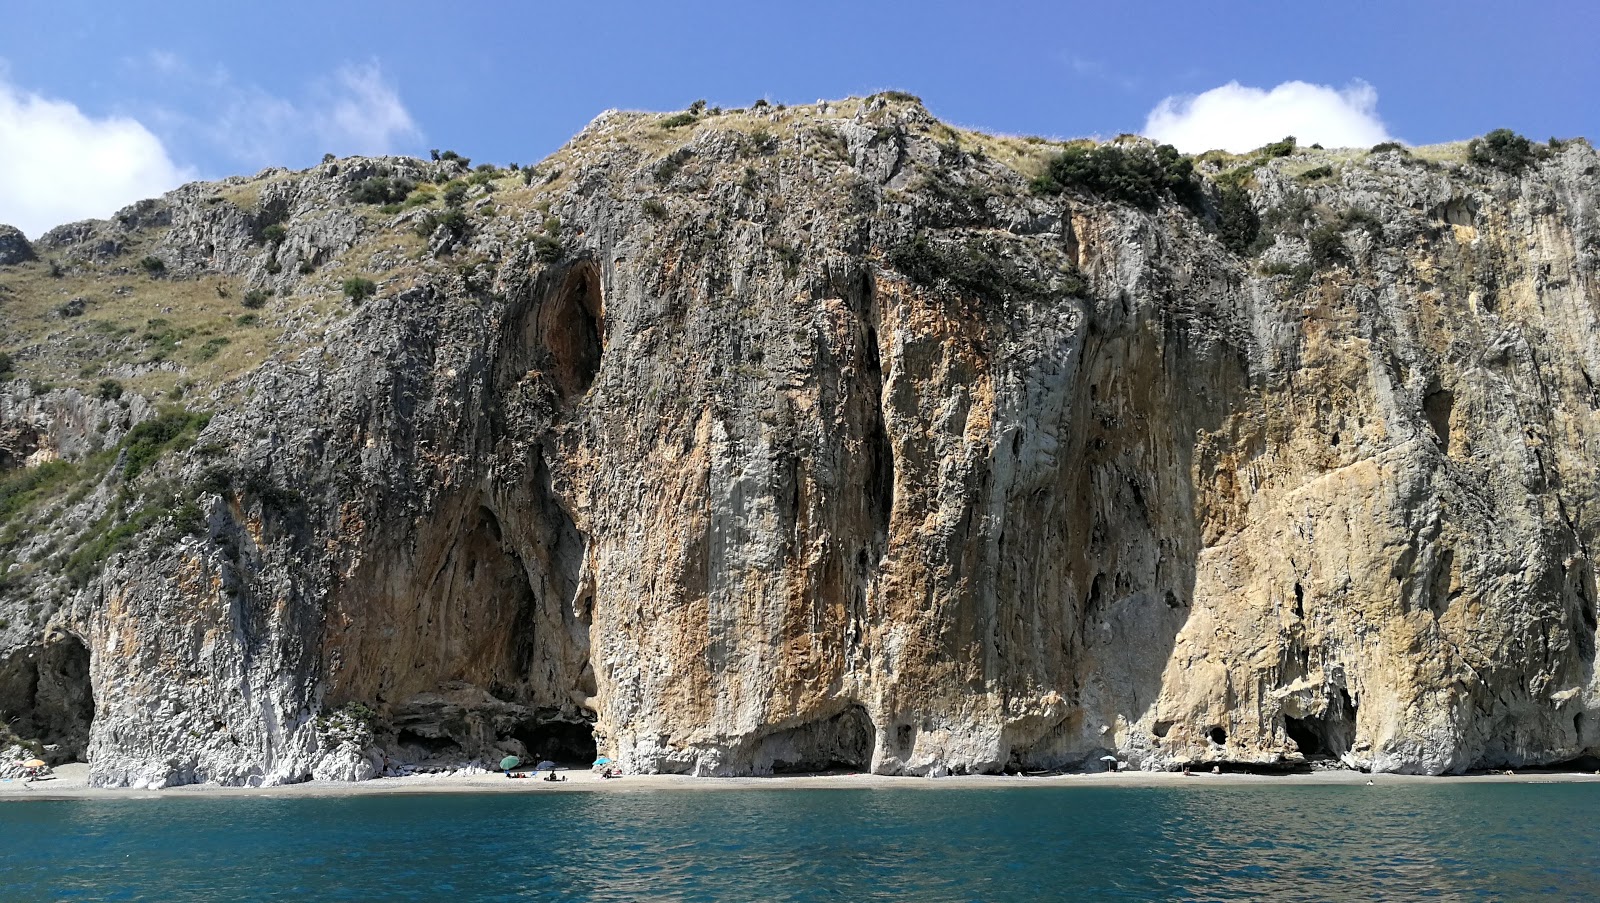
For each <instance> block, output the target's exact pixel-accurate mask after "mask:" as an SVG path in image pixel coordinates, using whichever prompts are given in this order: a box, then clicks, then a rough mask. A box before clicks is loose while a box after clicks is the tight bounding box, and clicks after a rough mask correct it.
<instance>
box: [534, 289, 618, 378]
mask: <svg viewBox="0 0 1600 903" xmlns="http://www.w3.org/2000/svg"><path fill="white" fill-rule="evenodd" d="M539 333H540V335H541V336H542V337H543V339H544V346H545V348H546V349H547V350H548V351H549V353H550V365H551V375H552V376H553V378H554V379H555V384H556V392H557V393H558V394H560V396H561V399H562V401H571V400H572V399H574V398H578V397H580V396H582V395H583V394H584V393H585V392H587V391H589V387H590V386H591V385H593V384H594V378H595V374H597V373H599V371H600V354H601V352H602V351H603V350H604V346H605V304H604V300H603V299H602V297H601V293H600V268H599V267H598V266H596V265H595V262H594V261H592V260H582V261H579V262H578V263H576V264H574V265H573V266H572V267H571V268H570V269H568V270H567V272H566V274H565V275H564V276H562V277H561V281H560V283H559V284H558V285H557V287H556V290H555V293H554V294H553V295H551V296H550V297H549V298H548V299H547V300H546V302H545V304H544V305H543V307H542V308H541V310H540V313H539Z"/></svg>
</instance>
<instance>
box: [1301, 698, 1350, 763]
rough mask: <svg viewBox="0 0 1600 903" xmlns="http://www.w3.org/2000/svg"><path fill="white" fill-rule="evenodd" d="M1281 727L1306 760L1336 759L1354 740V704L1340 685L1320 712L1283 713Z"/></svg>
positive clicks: (1348, 748) (1346, 750) (1347, 749)
mask: <svg viewBox="0 0 1600 903" xmlns="http://www.w3.org/2000/svg"><path fill="white" fill-rule="evenodd" d="M1283 730H1284V733H1286V734H1288V735H1289V739H1290V740H1291V741H1293V742H1294V745H1295V748H1297V749H1298V750H1299V751H1300V754H1301V755H1302V756H1305V757H1306V758H1307V759H1337V758H1339V757H1341V756H1343V755H1344V754H1345V753H1347V752H1349V751H1350V747H1351V746H1353V745H1354V744H1355V739H1356V707H1355V704H1354V703H1353V702H1351V701H1350V694H1349V693H1348V692H1346V691H1345V689H1344V688H1343V687H1340V688H1339V692H1338V694H1337V695H1336V696H1335V697H1334V698H1333V699H1332V700H1330V701H1329V703H1328V708H1327V710H1326V711H1325V712H1323V713H1322V714H1321V715H1307V716H1306V717H1304V718H1295V717H1292V716H1289V715H1285V716H1283Z"/></svg>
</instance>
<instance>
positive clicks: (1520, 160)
mask: <svg viewBox="0 0 1600 903" xmlns="http://www.w3.org/2000/svg"><path fill="white" fill-rule="evenodd" d="M1548 154H1549V151H1548V150H1547V149H1545V148H1542V147H1539V146H1538V145H1536V144H1534V143H1533V142H1532V141H1529V140H1528V139H1527V138H1524V137H1523V136H1521V135H1519V134H1517V133H1516V132H1513V131H1511V130H1510V129H1495V130H1494V131H1492V132H1490V133H1489V134H1487V135H1484V136H1483V137H1482V138H1474V139H1472V140H1471V141H1468V142H1467V161H1468V162H1469V163H1472V164H1473V165H1475V166H1486V167H1489V168H1491V169H1498V170H1500V171H1502V172H1506V173H1510V174H1513V175H1515V174H1516V173H1519V172H1521V171H1522V170H1524V169H1526V168H1527V167H1529V166H1531V165H1533V164H1534V163H1536V162H1538V161H1539V160H1540V159H1541V158H1543V157H1545V156H1546V155H1548Z"/></svg>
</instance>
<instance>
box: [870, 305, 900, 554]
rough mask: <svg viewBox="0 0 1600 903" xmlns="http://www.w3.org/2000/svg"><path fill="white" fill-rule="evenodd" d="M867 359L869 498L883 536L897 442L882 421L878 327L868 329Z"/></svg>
mask: <svg viewBox="0 0 1600 903" xmlns="http://www.w3.org/2000/svg"><path fill="white" fill-rule="evenodd" d="M863 358H864V360H865V367H866V373H865V374H864V376H865V382H866V384H867V385H866V388H867V389H868V391H869V392H870V393H871V396H870V398H869V399H868V402H867V403H868V404H869V405H871V408H870V409H869V410H868V412H867V413H868V416H869V417H870V425H869V427H868V433H867V455H868V461H867V498H868V499H870V500H871V504H872V519H873V526H874V527H875V528H876V531H877V534H878V535H879V536H880V537H887V536H888V534H889V519H890V517H891V515H892V514H893V512H894V446H893V445H891V444H890V442H889V431H888V428H887V427H886V426H885V425H884V422H883V366H882V363H881V361H880V359H879V356H878V330H876V329H874V328H873V327H871V326H868V327H867V330H866V348H865V349H864V353H863Z"/></svg>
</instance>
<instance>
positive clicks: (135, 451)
mask: <svg viewBox="0 0 1600 903" xmlns="http://www.w3.org/2000/svg"><path fill="white" fill-rule="evenodd" d="M210 422H211V415H210V414H206V413H194V412H190V411H186V410H184V409H182V408H168V409H167V410H164V411H162V412H161V413H160V414H158V415H156V416H155V417H152V418H150V419H149V420H146V421H144V422H142V423H139V424H137V425H136V426H134V428H133V429H131V430H128V435H127V436H125V437H123V440H122V448H123V458H122V479H123V481H124V482H132V481H133V480H134V479H136V478H137V477H138V476H139V474H141V473H144V471H145V468H147V467H149V466H150V465H151V464H153V463H155V462H156V460H158V459H159V458H160V457H161V455H162V454H163V453H164V452H166V451H167V449H169V448H171V447H173V446H176V445H180V444H181V445H186V444H188V443H189V442H192V441H194V437H195V436H196V435H198V434H199V433H200V431H201V430H203V429H205V426H206V424H208V423H210Z"/></svg>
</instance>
